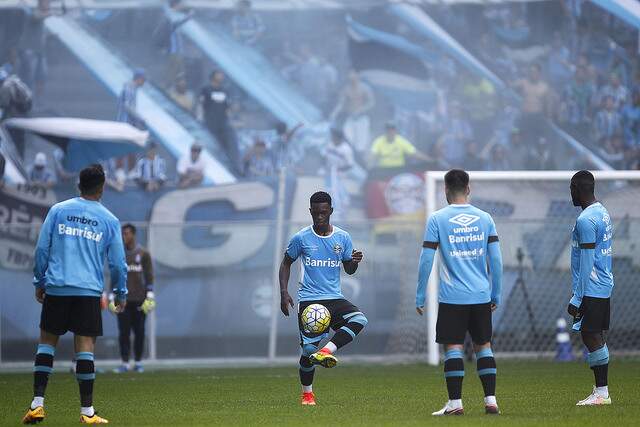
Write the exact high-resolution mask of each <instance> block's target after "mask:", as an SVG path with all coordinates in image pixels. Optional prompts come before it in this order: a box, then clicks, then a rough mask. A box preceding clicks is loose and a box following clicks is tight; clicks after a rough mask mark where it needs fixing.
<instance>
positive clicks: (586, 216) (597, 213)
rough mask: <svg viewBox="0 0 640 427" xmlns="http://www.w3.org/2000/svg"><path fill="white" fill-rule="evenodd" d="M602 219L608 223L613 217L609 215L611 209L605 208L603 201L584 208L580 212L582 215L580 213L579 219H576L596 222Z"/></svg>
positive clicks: (584, 221)
mask: <svg viewBox="0 0 640 427" xmlns="http://www.w3.org/2000/svg"><path fill="white" fill-rule="evenodd" d="M601 221H602V222H605V223H608V222H610V221H611V218H610V216H609V211H608V210H607V208H605V207H604V205H603V204H602V203H600V202H597V203H596V204H594V205H591V206H589V207H587V208H586V209H584V210H583V211H582V212H580V215H578V219H577V220H576V223H578V224H587V223H590V224H596V223H599V222H601Z"/></svg>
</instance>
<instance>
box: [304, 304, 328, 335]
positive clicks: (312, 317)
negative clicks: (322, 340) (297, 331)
mask: <svg viewBox="0 0 640 427" xmlns="http://www.w3.org/2000/svg"><path fill="white" fill-rule="evenodd" d="M300 320H301V321H302V329H303V330H304V332H306V333H308V334H321V333H322V332H324V331H326V330H327V328H328V327H329V324H330V323H331V313H329V310H328V309H327V307H325V306H324V305H322V304H311V305H308V306H307V307H306V308H305V309H304V310H303V311H302V315H301V316H300Z"/></svg>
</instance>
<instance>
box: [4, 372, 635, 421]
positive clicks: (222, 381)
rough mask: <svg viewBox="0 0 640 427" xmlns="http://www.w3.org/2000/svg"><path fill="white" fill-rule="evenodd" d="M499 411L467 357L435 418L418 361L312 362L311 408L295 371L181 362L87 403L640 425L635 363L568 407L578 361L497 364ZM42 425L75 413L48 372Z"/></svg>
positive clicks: (143, 408) (74, 403)
mask: <svg viewBox="0 0 640 427" xmlns="http://www.w3.org/2000/svg"><path fill="white" fill-rule="evenodd" d="M498 363H499V365H498V393H497V394H498V403H499V404H500V408H501V410H502V415H501V416H499V417H490V416H486V415H484V408H483V406H482V391H481V390H482V387H481V385H480V381H479V380H478V378H477V376H476V375H475V366H473V365H471V364H469V363H467V365H466V369H467V376H466V378H465V383H464V389H463V400H464V404H465V412H466V413H465V415H464V416H462V417H447V418H434V417H432V416H431V415H430V414H431V412H432V411H435V410H437V409H440V407H441V406H442V405H443V404H444V402H445V400H446V392H445V388H444V380H443V376H442V372H441V369H437V368H432V367H428V366H426V365H394V366H386V365H367V366H363V367H360V366H356V365H346V364H345V365H342V366H340V365H339V366H338V367H336V368H335V369H322V368H318V369H317V371H316V381H315V382H316V384H315V386H314V388H315V390H314V391H315V393H316V399H317V401H318V406H316V407H301V406H300V405H299V385H298V378H297V370H296V367H295V366H292V367H291V368H265V369H257V368H256V369H184V370H171V371H167V370H160V371H147V372H146V373H144V374H124V375H117V374H101V375H98V378H97V382H96V387H95V401H94V406H95V407H96V409H97V410H98V411H99V412H100V413H101V414H102V415H103V416H105V417H106V418H108V419H109V420H110V422H111V424H112V425H113V424H115V425H128V426H131V425H136V426H138V425H172V426H179V425H189V426H191V425H218V426H301V425H314V426H323V425H341V426H352V425H367V426H381V425H386V426H420V425H426V424H430V425H474V426H475V425H505V426H507V425H508V426H521V425H522V426H524V425H531V426H534V425H535V426H541V425H561V426H563V427H564V426H580V427H585V426H611V425H615V426H616V427H619V426H623V425H635V426H638V425H640V362H638V361H635V362H632V361H616V362H614V363H613V364H612V366H611V369H610V371H611V372H610V384H611V397H612V399H613V405H611V406H608V407H576V406H574V405H575V403H576V401H577V400H579V399H582V398H584V397H586V396H587V395H588V394H589V392H590V391H591V384H592V381H593V377H592V374H591V371H590V370H589V369H587V367H586V365H585V364H584V363H578V362H576V363H568V364H558V363H551V362H500V360H498ZM31 381H32V380H31V375H30V374H11V373H9V374H0V425H1V426H10V425H18V424H19V420H20V418H21V417H22V415H23V413H24V410H25V409H26V407H27V405H28V404H29V403H30V401H31ZM46 410H47V414H48V417H47V419H46V420H45V422H44V423H43V424H42V425H43V426H44V425H51V426H61V425H72V424H73V423H77V420H78V411H79V408H78V397H77V385H76V382H75V379H74V376H73V375H72V374H70V373H66V372H58V373H55V374H53V376H52V377H51V379H50V381H49V388H48V390H47V399H46Z"/></svg>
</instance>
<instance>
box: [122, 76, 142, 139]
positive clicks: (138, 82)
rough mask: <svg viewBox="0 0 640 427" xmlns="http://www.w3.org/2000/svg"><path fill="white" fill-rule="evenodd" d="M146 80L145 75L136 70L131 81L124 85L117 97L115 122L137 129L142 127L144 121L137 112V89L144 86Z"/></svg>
mask: <svg viewBox="0 0 640 427" xmlns="http://www.w3.org/2000/svg"><path fill="white" fill-rule="evenodd" d="M146 80H147V77H146V73H145V71H144V70H142V69H137V70H135V72H134V73H133V79H132V80H131V81H128V82H127V83H125V84H124V86H123V88H122V92H120V96H119V97H118V115H117V118H116V120H117V121H119V122H125V123H129V124H130V125H132V126H135V127H137V128H143V127H144V121H143V120H142V119H141V118H140V116H139V115H138V112H137V99H138V89H139V88H141V87H142V86H144V83H145V81H146Z"/></svg>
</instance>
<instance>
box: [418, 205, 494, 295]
mask: <svg viewBox="0 0 640 427" xmlns="http://www.w3.org/2000/svg"><path fill="white" fill-rule="evenodd" d="M436 246H437V247H438V248H439V250H440V261H441V263H440V264H441V268H440V287H439V289H440V290H439V298H438V299H439V302H441V303H446V304H484V303H488V302H493V303H494V304H499V303H500V291H501V286H502V256H501V254H500V245H499V243H498V234H497V232H496V226H495V223H494V222H493V219H492V218H491V215H489V214H488V213H486V212H484V211H482V210H480V209H478V208H476V207H474V206H472V205H469V204H461V205H449V206H447V207H445V208H443V209H440V210H439V211H437V212H434V213H433V215H431V216H430V217H429V219H428V221H427V227H426V230H425V235H424V244H423V250H422V255H421V257H420V271H419V274H418V287H417V293H416V306H418V307H422V306H424V302H425V292H426V287H427V279H428V277H429V274H430V272H431V266H432V264H433V256H434V255H435V247H436ZM487 265H489V268H490V272H491V280H489V270H488V269H487Z"/></svg>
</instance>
